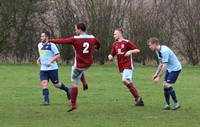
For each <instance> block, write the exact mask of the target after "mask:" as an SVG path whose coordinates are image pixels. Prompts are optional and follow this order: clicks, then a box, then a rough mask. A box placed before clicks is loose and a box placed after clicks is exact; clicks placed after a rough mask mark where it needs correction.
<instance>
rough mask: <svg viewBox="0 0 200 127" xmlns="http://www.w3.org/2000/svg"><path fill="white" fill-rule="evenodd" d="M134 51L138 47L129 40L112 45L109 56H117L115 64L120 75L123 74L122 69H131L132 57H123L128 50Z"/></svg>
mask: <svg viewBox="0 0 200 127" xmlns="http://www.w3.org/2000/svg"><path fill="white" fill-rule="evenodd" d="M134 49H138V47H137V46H136V45H134V44H133V43H132V42H131V41H129V40H122V41H121V42H119V41H117V42H114V43H113V45H112V51H111V55H112V56H115V55H117V62H118V67H119V72H120V73H121V72H123V70H124V69H133V67H132V66H133V60H132V55H131V56H128V57H127V56H124V55H125V54H126V52H128V51H129V50H134Z"/></svg>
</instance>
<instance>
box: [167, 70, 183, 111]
mask: <svg viewBox="0 0 200 127" xmlns="http://www.w3.org/2000/svg"><path fill="white" fill-rule="evenodd" d="M179 73H180V71H175V72H170V73H169V75H168V77H167V78H166V79H165V80H166V81H165V83H164V89H166V90H167V92H168V94H169V95H171V97H172V99H173V101H174V108H173V110H176V109H178V108H180V104H179V103H178V100H177V96H176V92H175V89H174V88H173V87H172V84H174V83H175V82H176V80H177V78H178V76H179Z"/></svg>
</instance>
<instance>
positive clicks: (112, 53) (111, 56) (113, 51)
mask: <svg viewBox="0 0 200 127" xmlns="http://www.w3.org/2000/svg"><path fill="white" fill-rule="evenodd" d="M115 55H116V50H115V47H114V44H113V45H112V50H111V53H110V54H109V55H108V60H109V61H112V60H113V58H114V56H115Z"/></svg>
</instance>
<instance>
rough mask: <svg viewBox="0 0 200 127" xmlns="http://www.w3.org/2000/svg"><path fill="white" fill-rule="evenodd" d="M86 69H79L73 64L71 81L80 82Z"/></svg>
mask: <svg viewBox="0 0 200 127" xmlns="http://www.w3.org/2000/svg"><path fill="white" fill-rule="evenodd" d="M85 70H86V69H78V68H76V67H74V66H72V71H71V81H72V82H73V83H74V84H78V82H79V80H80V78H81V76H82V74H84V71H85Z"/></svg>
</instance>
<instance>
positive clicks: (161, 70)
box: [152, 62, 167, 80]
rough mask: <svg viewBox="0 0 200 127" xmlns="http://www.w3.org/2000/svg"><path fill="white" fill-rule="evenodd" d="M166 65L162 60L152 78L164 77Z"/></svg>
mask: <svg viewBox="0 0 200 127" xmlns="http://www.w3.org/2000/svg"><path fill="white" fill-rule="evenodd" d="M166 66H167V65H166V64H165V63H162V62H160V64H159V65H158V68H157V70H156V73H155V74H154V76H153V79H152V80H154V79H156V78H157V77H159V78H160V77H162V75H163V73H164V71H165V70H166Z"/></svg>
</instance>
